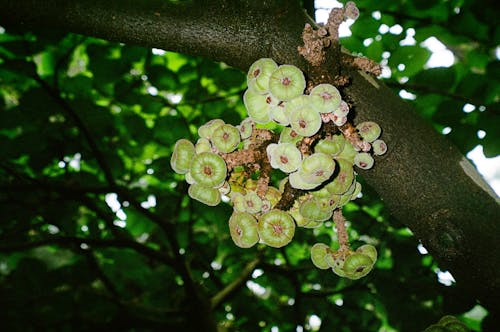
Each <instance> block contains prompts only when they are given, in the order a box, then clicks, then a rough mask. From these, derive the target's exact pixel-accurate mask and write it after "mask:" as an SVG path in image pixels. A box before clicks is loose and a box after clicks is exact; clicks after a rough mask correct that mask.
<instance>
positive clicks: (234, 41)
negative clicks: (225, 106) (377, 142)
mask: <svg viewBox="0 0 500 332" xmlns="http://www.w3.org/2000/svg"><path fill="white" fill-rule="evenodd" d="M266 3H267V5H262V4H260V2H259V4H254V2H253V1H236V2H233V1H220V2H213V4H212V5H201V4H195V3H193V2H188V3H186V4H184V3H183V4H178V5H176V4H172V3H170V2H167V1H163V0H144V1H140V2H139V1H131V0H128V1H123V0H110V1H99V0H78V1H77V0H75V1H64V0H52V1H17V0H4V1H2V2H1V3H0V22H2V23H1V24H2V25H4V26H6V27H7V28H8V26H9V25H11V24H17V25H19V23H21V24H24V25H26V26H29V27H40V26H42V27H47V26H51V27H55V28H59V29H63V30H67V31H73V32H79V33H83V34H89V35H94V36H98V37H103V38H106V39H109V40H115V41H117V40H118V41H122V42H127V43H135V44H140V45H144V46H148V47H158V48H163V49H167V50H173V51H178V52H184V53H187V54H191V55H200V56H205V57H208V58H210V59H213V60H217V61H224V62H226V63H228V64H229V65H233V66H235V67H238V68H241V69H243V70H246V69H247V68H248V66H249V65H250V64H251V63H252V62H253V61H254V60H256V59H258V58H262V57H272V58H274V59H275V60H276V61H277V62H279V63H290V64H295V65H297V66H299V67H301V68H303V69H305V66H304V60H303V59H302V58H301V57H300V56H299V55H298V53H297V52H296V49H297V46H299V45H301V40H300V35H301V32H302V29H303V27H304V25H305V23H306V22H307V21H308V18H307V17H306V15H305V14H304V13H303V11H302V10H301V9H300V8H299V7H290V6H292V5H290V6H289V7H287V6H286V5H285V7H283V5H282V6H281V7H277V6H273V5H269V2H266ZM280 3H281V2H280ZM259 6H260V7H259ZM343 73H346V74H347V73H348V69H347V68H343ZM349 74H350V76H351V85H350V86H348V87H346V88H345V89H343V91H342V93H343V96H344V97H345V98H347V99H348V100H349V102H350V103H352V104H353V105H355V113H356V119H355V123H357V122H360V121H363V120H367V119H370V120H374V121H376V122H377V123H379V124H380V125H381V127H382V128H383V130H384V133H383V139H384V140H385V141H386V142H387V143H388V146H389V152H388V153H387V154H386V155H385V156H383V157H380V158H378V159H377V162H376V166H375V168H374V169H373V170H370V171H366V172H365V171H360V174H361V175H363V176H365V177H366V180H367V182H368V183H369V184H370V185H372V186H373V187H374V188H375V189H376V190H377V191H378V193H379V194H380V196H381V197H382V199H383V200H384V202H385V203H386V205H387V206H388V207H389V209H390V210H391V211H392V213H393V215H394V216H396V217H397V218H398V219H399V220H401V221H402V222H404V223H405V224H406V225H408V227H410V228H411V229H412V231H413V232H414V233H415V235H416V236H417V237H418V238H420V239H421V240H422V242H423V244H424V245H425V246H426V248H427V249H428V250H429V251H430V252H431V253H432V255H433V256H434V257H435V258H436V259H437V260H438V261H439V263H440V264H441V266H442V268H446V269H449V270H450V271H451V272H452V273H453V275H454V277H455V279H456V280H457V282H458V283H460V284H461V285H462V286H463V287H464V288H465V289H466V290H467V291H468V292H469V294H471V295H472V296H474V297H475V298H478V299H480V300H481V301H482V303H483V304H484V305H486V306H488V307H490V308H499V307H500V300H499V298H498V296H495V295H497V294H499V293H500V270H499V269H498V266H500V255H498V252H500V247H499V243H500V241H498V240H497V238H496V237H497V236H498V234H500V224H499V223H498V216H499V215H500V208H499V204H498V202H497V197H496V196H495V194H494V193H493V192H492V190H491V189H490V188H489V187H488V185H486V184H485V183H484V181H483V180H482V179H481V177H480V176H479V175H478V173H477V171H476V170H475V169H474V167H473V166H472V165H471V164H470V163H469V162H468V161H467V160H466V159H465V157H464V156H462V155H461V154H460V153H459V151H458V150H457V149H456V148H455V147H454V146H452V145H451V144H450V142H448V141H447V140H446V138H444V137H443V136H441V135H440V134H439V133H437V132H436V131H435V130H433V129H432V127H431V126H429V125H428V124H427V123H425V122H424V121H423V120H422V119H421V118H420V117H419V116H417V115H416V114H415V113H414V112H412V110H411V107H410V106H409V105H408V104H406V103H405V102H403V101H402V100H401V99H400V98H398V97H397V96H396V95H394V94H393V93H392V92H391V91H390V89H388V88H386V87H385V86H383V85H382V84H381V83H380V82H377V81H376V80H374V79H373V78H372V77H369V76H367V75H363V74H361V73H358V72H357V71H351V72H350V73H349Z"/></svg>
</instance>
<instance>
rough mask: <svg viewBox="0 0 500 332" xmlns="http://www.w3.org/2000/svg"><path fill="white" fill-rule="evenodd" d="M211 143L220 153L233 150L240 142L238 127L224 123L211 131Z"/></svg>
mask: <svg viewBox="0 0 500 332" xmlns="http://www.w3.org/2000/svg"><path fill="white" fill-rule="evenodd" d="M226 137H227V138H226ZM212 143H213V144H214V145H215V147H216V148H217V150H219V151H220V152H222V153H230V152H233V151H234V150H235V149H236V147H237V146H238V144H240V132H239V130H238V128H236V127H234V126H232V125H230V124H224V125H222V126H219V128H217V129H216V130H215V131H214V132H213V135H212Z"/></svg>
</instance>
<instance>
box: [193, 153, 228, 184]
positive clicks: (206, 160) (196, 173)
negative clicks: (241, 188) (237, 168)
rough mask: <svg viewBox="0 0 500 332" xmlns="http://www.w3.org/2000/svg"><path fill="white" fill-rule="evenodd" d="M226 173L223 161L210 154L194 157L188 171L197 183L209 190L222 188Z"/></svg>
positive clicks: (217, 156) (219, 157)
mask: <svg viewBox="0 0 500 332" xmlns="http://www.w3.org/2000/svg"><path fill="white" fill-rule="evenodd" d="M226 171H227V167H226V163H225V162H224V159H222V157H221V156H219V155H217V154H215V153H212V152H203V153H200V154H198V155H196V156H195V157H194V158H193V160H192V163H191V169H190V173H191V176H192V177H193V179H194V180H195V181H196V182H197V183H199V184H202V185H204V186H206V187H210V188H217V187H220V186H222V184H223V183H224V181H225V180H226V174H227V173H226Z"/></svg>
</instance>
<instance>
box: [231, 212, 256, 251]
mask: <svg viewBox="0 0 500 332" xmlns="http://www.w3.org/2000/svg"><path fill="white" fill-rule="evenodd" d="M229 232H230V234H231V238H232V239H233V242H234V243H235V244H236V245H237V246H238V247H240V248H250V247H252V246H254V245H255V244H256V243H257V242H259V232H258V230H257V219H256V218H255V217H254V216H253V215H251V214H250V213H248V212H234V213H233V214H232V215H231V217H230V218H229Z"/></svg>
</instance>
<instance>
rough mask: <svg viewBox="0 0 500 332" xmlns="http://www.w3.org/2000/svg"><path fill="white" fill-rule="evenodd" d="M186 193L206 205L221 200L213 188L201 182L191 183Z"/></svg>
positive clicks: (215, 203) (213, 204)
mask: <svg viewBox="0 0 500 332" xmlns="http://www.w3.org/2000/svg"><path fill="white" fill-rule="evenodd" d="M188 195H189V197H191V198H192V199H195V200H197V201H199V202H201V203H203V204H205V205H208V206H216V205H218V204H219V203H220V201H221V194H220V192H219V190H217V189H215V188H210V187H206V186H204V185H202V184H198V183H193V184H192V185H190V186H189V188H188Z"/></svg>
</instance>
